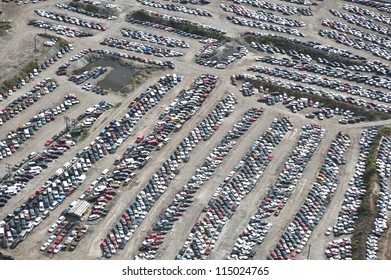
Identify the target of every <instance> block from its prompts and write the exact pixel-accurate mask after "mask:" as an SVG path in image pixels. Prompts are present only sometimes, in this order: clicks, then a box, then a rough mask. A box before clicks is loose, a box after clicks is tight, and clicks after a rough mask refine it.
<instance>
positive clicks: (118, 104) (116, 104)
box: [105, 102, 122, 120]
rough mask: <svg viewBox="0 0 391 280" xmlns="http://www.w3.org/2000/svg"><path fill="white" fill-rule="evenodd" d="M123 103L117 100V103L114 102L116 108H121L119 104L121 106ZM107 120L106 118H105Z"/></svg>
mask: <svg viewBox="0 0 391 280" xmlns="http://www.w3.org/2000/svg"><path fill="white" fill-rule="evenodd" d="M121 105H122V102H117V103H115V104H114V106H113V107H114V108H119V106H121ZM105 120H106V119H105Z"/></svg>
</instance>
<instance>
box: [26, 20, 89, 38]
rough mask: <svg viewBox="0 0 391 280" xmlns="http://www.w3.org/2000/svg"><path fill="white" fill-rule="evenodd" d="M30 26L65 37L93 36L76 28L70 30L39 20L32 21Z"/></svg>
mask: <svg viewBox="0 0 391 280" xmlns="http://www.w3.org/2000/svg"><path fill="white" fill-rule="evenodd" d="M28 25H32V26H35V27H38V28H43V29H45V30H46V29H48V30H51V31H53V32H56V33H57V34H59V35H65V36H67V37H70V38H73V37H89V36H92V35H93V34H92V33H91V32H85V31H81V30H78V29H74V28H69V27H67V26H65V25H60V24H54V23H50V22H48V21H43V20H39V19H32V20H30V21H29V22H28Z"/></svg>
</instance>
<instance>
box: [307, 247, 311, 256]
mask: <svg viewBox="0 0 391 280" xmlns="http://www.w3.org/2000/svg"><path fill="white" fill-rule="evenodd" d="M310 253H311V243H310V244H309V246H308V253H307V260H309V259H310Z"/></svg>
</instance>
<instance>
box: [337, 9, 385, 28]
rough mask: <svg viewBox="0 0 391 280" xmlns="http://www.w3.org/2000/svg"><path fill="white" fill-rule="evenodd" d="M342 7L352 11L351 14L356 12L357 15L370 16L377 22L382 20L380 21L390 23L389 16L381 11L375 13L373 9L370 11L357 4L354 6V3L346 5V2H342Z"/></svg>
mask: <svg viewBox="0 0 391 280" xmlns="http://www.w3.org/2000/svg"><path fill="white" fill-rule="evenodd" d="M342 8H343V9H344V10H345V11H348V12H350V13H353V14H356V15H358V16H369V17H371V18H373V19H374V20H376V21H378V22H382V23H386V24H390V25H391V17H388V16H386V15H384V14H382V13H377V12H375V11H371V10H368V9H363V8H361V7H358V6H354V5H348V4H342Z"/></svg>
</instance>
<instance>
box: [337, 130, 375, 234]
mask: <svg viewBox="0 0 391 280" xmlns="http://www.w3.org/2000/svg"><path fill="white" fill-rule="evenodd" d="M377 131H378V130H377V128H370V129H365V130H363V132H362V133H361V137H360V155H359V158H358V161H357V164H356V166H355V172H354V176H353V178H352V179H350V181H349V188H348V189H347V190H346V193H345V197H344V199H343V201H342V206H341V210H340V211H339V213H338V218H337V222H336V224H335V225H334V226H333V228H332V232H333V234H334V236H335V237H339V236H341V235H345V234H351V233H353V231H354V228H355V225H354V223H355V221H356V220H357V218H358V210H359V208H360V204H361V201H362V199H363V198H364V196H365V194H366V188H367V186H365V184H364V172H365V164H366V160H367V158H368V155H369V148H370V146H371V144H372V142H373V139H374V138H375V136H376V135H377Z"/></svg>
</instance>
